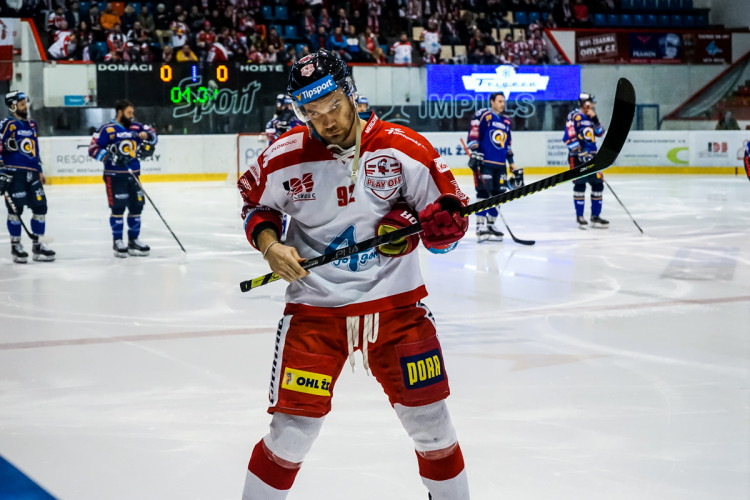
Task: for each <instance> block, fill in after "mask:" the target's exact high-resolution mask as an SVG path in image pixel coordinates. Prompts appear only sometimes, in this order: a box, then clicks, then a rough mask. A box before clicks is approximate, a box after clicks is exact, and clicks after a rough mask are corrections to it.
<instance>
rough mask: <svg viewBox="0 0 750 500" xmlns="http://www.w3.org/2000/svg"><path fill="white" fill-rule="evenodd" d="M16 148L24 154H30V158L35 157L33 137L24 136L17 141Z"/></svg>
mask: <svg viewBox="0 0 750 500" xmlns="http://www.w3.org/2000/svg"><path fill="white" fill-rule="evenodd" d="M18 148H19V149H20V150H21V152H22V153H23V154H25V155H26V156H30V157H31V158H34V157H36V142H35V141H34V140H33V139H30V138H28V137H24V138H23V140H21V142H20V143H19V145H18Z"/></svg>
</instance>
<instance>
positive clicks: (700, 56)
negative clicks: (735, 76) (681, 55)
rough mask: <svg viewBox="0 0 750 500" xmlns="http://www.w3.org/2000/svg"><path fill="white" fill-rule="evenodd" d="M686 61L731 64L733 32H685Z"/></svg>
mask: <svg viewBox="0 0 750 500" xmlns="http://www.w3.org/2000/svg"><path fill="white" fill-rule="evenodd" d="M683 38H684V40H685V48H686V52H687V53H686V55H685V62H686V63H689V64H731V63H732V34H731V33H685V34H683Z"/></svg>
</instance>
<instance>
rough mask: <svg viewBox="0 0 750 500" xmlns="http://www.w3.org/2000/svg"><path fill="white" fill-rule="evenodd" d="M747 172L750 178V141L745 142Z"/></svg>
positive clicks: (749, 178)
mask: <svg viewBox="0 0 750 500" xmlns="http://www.w3.org/2000/svg"><path fill="white" fill-rule="evenodd" d="M745 173H746V174H747V178H748V180H750V141H747V142H745Z"/></svg>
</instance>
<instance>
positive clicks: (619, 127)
mask: <svg viewBox="0 0 750 500" xmlns="http://www.w3.org/2000/svg"><path fill="white" fill-rule="evenodd" d="M634 114H635V90H634V89H633V85H632V84H631V83H630V82H629V81H628V80H627V79H625V78H620V80H619V81H618V82H617V91H616V94H615V105H614V110H613V112H612V122H611V123H610V129H609V132H608V133H607V136H606V137H605V138H604V143H603V144H602V147H601V148H600V149H599V151H598V152H597V153H596V155H595V156H594V157H593V158H592V159H591V160H589V161H587V162H586V163H583V164H582V165H579V166H577V167H575V168H572V169H570V170H565V171H564V172H560V173H559V174H555V175H552V176H550V177H547V178H545V179H542V180H540V181H537V182H532V183H531V184H526V185H525V186H523V187H520V188H517V189H514V190H512V191H507V192H505V193H502V194H499V195H497V196H493V197H491V198H487V199H486V200H483V201H478V202H476V203H472V204H471V205H468V206H466V207H464V208H462V209H461V210H460V211H459V213H460V214H461V215H462V216H464V217H466V216H467V215H471V214H474V213H476V212H480V211H482V210H487V209H488V208H491V207H496V206H498V205H502V204H504V203H508V202H510V201H513V200H517V199H518V198H522V197H524V196H528V195H530V194H534V193H538V192H539V191H544V190H545V189H548V188H551V187H553V186H556V185H558V184H561V183H563V182H567V181H572V180H575V179H580V178H581V177H585V176H587V175H591V174H594V173H596V172H600V171H602V170H604V169H605V168H607V167H609V166H611V165H612V164H613V163H614V162H615V160H616V159H617V156H618V155H619V154H620V151H621V150H622V146H623V145H624V144H625V140H626V139H627V137H628V132H630V125H631V124H632V122H633V115H634ZM421 230H422V226H421V225H420V224H419V223H417V224H414V225H411V226H408V227H404V228H401V229H398V230H396V231H393V232H390V233H386V234H383V235H381V236H375V237H373V238H370V239H368V240H365V241H362V242H360V243H356V244H354V245H351V246H348V247H346V248H340V249H338V250H336V251H334V252H329V253H326V254H323V255H319V256H317V257H314V258H312V259H308V260H306V261H305V262H304V263H303V264H302V268H303V269H312V268H313V267H317V266H321V265H323V264H327V263H329V262H333V261H335V260H340V259H343V258H345V257H348V256H350V255H352V254H355V253H360V252H363V251H365V250H370V249H372V248H375V247H377V246H380V245H385V244H387V243H390V242H392V241H395V240H398V239H400V238H404V237H406V236H409V235H412V234H416V233H418V232H420V231H421ZM279 279H280V278H279V276H278V275H276V274H275V273H268V274H266V275H265V276H260V277H258V278H254V279H251V280H247V281H243V282H241V283H240V290H242V291H243V292H247V291H250V290H252V289H253V288H257V287H259V286H263V285H265V284H267V283H271V282H272V281H277V280H279Z"/></svg>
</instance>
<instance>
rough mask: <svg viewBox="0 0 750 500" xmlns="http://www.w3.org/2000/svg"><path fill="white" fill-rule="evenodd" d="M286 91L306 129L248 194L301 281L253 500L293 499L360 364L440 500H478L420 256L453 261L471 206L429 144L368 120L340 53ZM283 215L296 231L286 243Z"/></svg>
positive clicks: (277, 365) (279, 270)
mask: <svg viewBox="0 0 750 500" xmlns="http://www.w3.org/2000/svg"><path fill="white" fill-rule="evenodd" d="M287 90H288V92H289V93H290V94H291V96H292V99H293V102H294V108H295V112H296V113H297V115H298V117H299V118H300V120H302V121H303V122H304V123H305V124H306V126H300V127H295V128H293V129H292V130H290V131H289V132H287V133H286V134H284V135H282V136H281V137H280V138H279V139H278V140H277V141H276V142H275V143H274V144H273V145H271V146H269V147H268V148H267V149H266V150H265V151H264V152H263V153H262V154H261V155H260V156H259V157H258V161H257V163H254V164H252V165H251V166H250V169H249V170H248V171H247V172H245V174H244V175H243V176H242V177H241V178H240V180H239V182H238V187H239V190H240V193H241V194H242V197H243V199H244V202H245V204H244V207H243V217H244V219H245V230H246V234H247V238H248V240H249V241H250V243H251V244H252V246H253V247H255V248H256V249H257V250H258V251H260V252H261V254H262V255H263V257H264V258H265V259H266V260H267V261H268V264H269V266H270V268H271V270H272V271H273V272H275V273H276V274H277V275H279V276H280V277H281V278H283V279H284V280H286V281H288V282H289V285H288V287H287V290H286V308H285V310H284V316H283V318H282V320H281V322H280V323H279V327H278V331H277V336H276V349H275V354H274V360H273V367H272V370H271V386H270V394H269V399H270V404H269V409H268V411H269V413H271V414H272V415H273V416H272V419H271V426H270V432H269V433H268V434H267V435H266V436H265V437H263V439H261V440H260V441H259V442H258V443H257V444H256V445H255V447H254V449H253V452H252V454H251V457H250V463H249V465H248V472H247V476H246V481H245V488H244V494H243V499H244V500H281V499H284V498H286V496H287V493H288V491H289V490H290V488H291V487H292V484H293V482H294V478H295V476H296V474H297V472H298V470H299V469H300V467H301V465H302V462H303V460H304V458H305V455H306V454H307V452H308V451H309V450H310V448H311V447H312V444H313V442H314V441H315V438H316V437H317V435H318V433H319V432H320V429H321V426H322V425H323V420H324V418H325V416H326V414H328V412H329V411H330V410H331V399H332V397H333V392H334V388H335V384H336V380H337V378H338V375H339V374H340V372H341V370H342V368H343V367H344V365H345V364H346V363H347V361H348V362H349V363H350V364H351V365H352V368H353V367H354V364H355V361H354V354H355V352H356V351H361V355H362V364H363V366H364V369H365V370H367V371H368V372H372V374H373V375H374V376H375V378H376V379H377V381H378V382H379V383H380V385H381V386H382V388H383V390H384V391H385V393H386V395H387V396H388V399H389V401H390V403H391V405H392V407H393V408H394V410H395V412H396V415H397V416H398V418H399V419H400V421H401V423H402V424H403V426H404V428H405V429H406V431H407V433H408V434H409V435H410V436H411V437H412V439H413V441H414V447H415V449H416V456H417V463H418V467H419V473H420V476H421V478H422V482H423V483H424V484H425V486H426V487H427V490H428V491H429V494H430V495H431V497H432V498H433V499H434V500H466V499H468V498H469V488H468V481H467V477H466V472H465V471H464V462H463V457H462V454H461V449H460V447H459V445H458V440H457V437H456V433H455V430H454V428H453V424H452V423H451V419H450V415H449V412H448V408H447V405H446V402H445V399H446V398H447V396H448V395H449V392H450V391H449V387H448V379H447V375H446V371H445V368H446V367H445V363H444V360H443V354H442V350H441V347H440V342H439V341H438V338H437V336H436V330H435V323H434V319H433V317H432V314H431V313H430V311H429V309H428V308H427V306H425V305H424V304H423V303H422V302H421V300H422V299H423V298H424V297H425V296H426V295H427V291H426V289H425V285H424V282H423V280H422V276H421V273H420V270H419V262H418V257H417V252H415V251H414V250H416V248H417V247H418V246H419V243H420V239H421V242H422V243H423V244H424V245H425V247H426V248H427V249H428V250H430V251H432V252H435V253H444V252H447V251H450V250H451V249H453V248H454V247H455V245H456V244H457V242H458V240H459V239H460V238H462V237H463V236H464V234H465V233H466V230H467V228H468V218H466V217H461V216H460V215H459V213H458V210H459V209H460V208H461V207H462V206H465V205H466V203H467V201H468V197H467V196H466V195H464V194H463V193H462V192H461V190H460V189H459V188H458V185H457V183H456V181H455V179H454V178H453V175H452V174H451V172H450V170H449V168H448V167H447V165H446V164H445V162H444V161H443V160H442V159H441V157H440V156H439V154H438V153H437V151H436V150H435V148H433V147H432V146H431V145H430V144H429V143H428V142H427V140H426V139H425V138H424V137H422V136H421V135H419V134H417V133H416V132H414V131H412V130H410V129H408V128H406V127H403V126H400V125H395V124H391V123H387V122H383V121H380V120H379V119H378V118H377V116H376V115H375V114H374V113H372V112H369V113H363V114H360V115H358V114H357V113H356V111H355V110H356V104H355V99H356V88H355V85H354V81H353V80H352V77H351V72H350V69H349V68H348V66H347V65H346V63H345V62H344V61H343V60H341V59H340V58H338V57H336V56H335V55H334V54H332V53H330V52H328V51H326V50H320V51H318V52H316V53H314V54H311V55H309V56H306V57H304V58H302V59H300V60H299V61H297V62H295V63H294V65H293V66H292V69H291V73H290V77H289V85H288V88H287ZM284 213H286V214H289V215H290V216H291V222H290V223H289V227H288V231H287V236H286V239H285V240H284V241H281V240H280V235H281V220H282V214H284ZM417 220H419V222H420V223H421V224H422V228H423V231H422V233H421V234H419V235H412V236H409V237H407V238H405V239H402V240H400V241H395V242H393V243H390V244H387V245H384V246H381V247H378V248H377V249H370V250H363V251H362V252H360V253H358V254H354V255H352V256H351V257H348V258H346V259H341V260H339V261H334V262H331V263H329V264H326V265H324V266H319V267H317V268H315V270H314V271H313V272H312V273H310V272H309V271H306V270H305V269H303V268H302V267H301V265H300V263H302V262H304V260H305V259H308V258H312V257H315V256H317V255H319V254H323V253H327V252H331V251H333V250H336V249H338V248H344V247H347V246H350V245H352V244H355V243H357V242H361V241H364V240H365V239H368V238H372V237H374V236H375V235H376V234H383V233H386V232H390V231H394V230H396V229H399V228H402V227H405V226H408V225H411V224H414V223H415V222H417ZM303 496H305V495H304V494H303ZM307 496H309V495H307Z"/></svg>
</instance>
